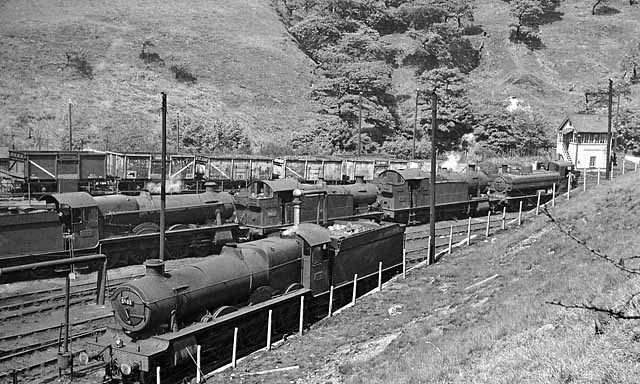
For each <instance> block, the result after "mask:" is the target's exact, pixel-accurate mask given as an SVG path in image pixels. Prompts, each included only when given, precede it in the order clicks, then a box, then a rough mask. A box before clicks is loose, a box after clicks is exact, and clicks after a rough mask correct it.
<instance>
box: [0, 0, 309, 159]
mask: <svg viewBox="0 0 640 384" xmlns="http://www.w3.org/2000/svg"><path fill="white" fill-rule="evenodd" d="M144 42H150V43H152V45H151V46H148V47H147V48H146V52H147V53H151V54H152V53H156V54H157V55H158V56H159V58H160V59H161V60H162V61H163V64H162V63H160V62H159V61H157V60H156V61H155V62H154V61H153V60H150V61H151V62H150V63H149V64H147V63H145V62H144V61H143V60H142V59H141V58H140V57H139V55H140V53H141V51H142V45H143V43H144ZM67 54H70V55H71V56H70V57H71V58H72V59H74V58H76V59H78V60H76V61H75V62H73V61H72V62H71V65H69V62H68V60H67ZM153 58H156V57H155V56H153V55H152V56H151V59H153ZM82 59H85V60H86V62H87V63H88V64H89V65H90V67H91V70H90V72H92V73H91V77H92V78H89V77H87V76H83V75H82V74H81V71H82V70H85V72H89V70H88V67H82V66H81V64H82ZM312 64H313V63H312V62H311V61H310V60H309V59H308V58H307V57H305V56H304V55H303V54H302V53H301V52H300V51H299V50H298V48H297V46H296V45H295V42H294V41H293V40H292V39H291V37H290V36H289V35H288V33H287V32H286V30H285V28H284V27H283V25H282V23H281V22H280V20H279V19H278V17H277V15H276V13H275V12H274V10H273V9H272V8H271V6H270V3H269V1H268V0H239V1H232V2H229V1H220V0H197V1H183V0H178V1H172V2H163V3H157V2H152V1H147V0H135V1H115V2H108V3H105V2H100V1H79V0H65V1H53V2H52V1H44V0H27V1H18V0H10V1H3V2H2V3H1V4H0V99H1V100H2V103H1V104H0V133H1V135H0V137H2V139H0V140H2V141H0V145H9V146H11V145H12V144H15V146H16V147H17V148H32V149H34V148H36V149H37V148H41V149H59V148H61V145H62V144H63V142H64V141H65V140H66V135H67V129H68V128H67V127H68V120H67V119H68V118H67V103H68V101H69V100H71V102H72V103H73V104H74V106H73V111H72V120H73V125H74V127H75V130H77V132H76V134H75V135H74V142H76V143H75V146H76V147H77V148H79V147H80V145H81V143H80V141H84V146H92V147H94V148H97V149H104V148H107V147H110V148H111V149H112V150H122V149H121V148H123V147H128V148H129V149H140V150H159V145H158V143H159V130H160V115H159V109H160V92H162V91H164V92H167V93H168V103H169V107H168V110H169V118H168V119H169V127H170V128H171V126H172V125H173V124H174V123H176V122H177V119H178V117H177V113H178V112H180V113H181V118H180V119H181V125H182V128H184V127H185V126H187V125H190V124H193V125H197V124H203V125H207V124H210V123H211V122H212V121H214V120H215V119H222V120H234V121H238V122H239V124H241V125H242V126H243V127H246V128H247V129H248V133H249V136H250V137H251V139H252V140H253V142H254V143H256V142H258V141H261V140H264V139H267V138H269V137H272V136H273V135H274V134H277V135H281V134H282V133H285V134H286V133H287V132H288V131H290V130H292V129H295V128H296V127H297V126H298V125H299V123H300V122H301V121H303V120H305V119H307V118H308V117H309V113H310V111H311V107H310V105H309V103H308V89H309V86H310V83H311V79H312V74H311V71H312V70H313V66H312ZM172 65H177V66H183V67H184V68H185V69H186V70H187V72H189V73H191V74H193V75H194V76H195V77H196V78H197V80H196V82H195V84H191V83H185V82H178V81H177V80H176V79H175V78H174V74H173V72H172V71H171V70H170V67H171V66H172ZM29 126H31V129H32V136H33V137H32V138H31V139H29V138H28V131H29ZM175 134H176V133H175V132H173V133H170V137H174V136H172V135H175ZM174 143H175V141H174ZM64 146H65V147H66V144H64Z"/></svg>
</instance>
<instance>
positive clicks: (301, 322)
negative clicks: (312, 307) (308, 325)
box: [298, 296, 304, 336]
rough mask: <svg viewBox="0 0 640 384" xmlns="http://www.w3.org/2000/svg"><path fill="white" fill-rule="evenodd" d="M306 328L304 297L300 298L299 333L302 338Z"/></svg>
mask: <svg viewBox="0 0 640 384" xmlns="http://www.w3.org/2000/svg"><path fill="white" fill-rule="evenodd" d="M303 327H304V296H300V324H299V326H298V333H299V334H300V336H302V328H303Z"/></svg>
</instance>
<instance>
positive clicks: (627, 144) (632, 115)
mask: <svg viewBox="0 0 640 384" xmlns="http://www.w3.org/2000/svg"><path fill="white" fill-rule="evenodd" d="M615 127H616V131H617V132H618V134H619V137H620V138H621V140H616V142H617V144H618V145H617V149H618V150H620V151H624V152H631V153H632V154H634V155H636V156H637V155H640V112H638V111H635V110H632V109H624V110H623V111H622V112H621V113H620V115H619V116H618V117H617V118H616V124H615Z"/></svg>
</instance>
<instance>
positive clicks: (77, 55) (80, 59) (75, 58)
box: [65, 51, 93, 80]
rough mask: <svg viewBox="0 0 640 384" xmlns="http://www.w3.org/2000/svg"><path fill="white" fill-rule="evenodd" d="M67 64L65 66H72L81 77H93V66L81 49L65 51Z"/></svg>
mask: <svg viewBox="0 0 640 384" xmlns="http://www.w3.org/2000/svg"><path fill="white" fill-rule="evenodd" d="M65 55H66V56H67V64H66V65H65V67H72V68H74V69H75V70H76V71H77V72H78V73H79V74H80V75H81V76H82V77H86V78H87V79H90V80H91V79H93V66H92V65H91V63H89V61H88V60H87V57H86V54H85V53H84V52H83V51H70V52H66V53H65Z"/></svg>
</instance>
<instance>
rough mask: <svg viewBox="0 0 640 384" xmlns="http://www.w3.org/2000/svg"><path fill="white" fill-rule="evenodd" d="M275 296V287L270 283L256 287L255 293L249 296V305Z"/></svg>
mask: <svg viewBox="0 0 640 384" xmlns="http://www.w3.org/2000/svg"><path fill="white" fill-rule="evenodd" d="M272 296H273V288H271V287H270V286H268V285H263V286H260V287H258V288H256V290H255V291H253V293H251V297H250V298H249V305H255V304H260V303H263V302H265V301H267V300H269V299H271V297H272Z"/></svg>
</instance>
